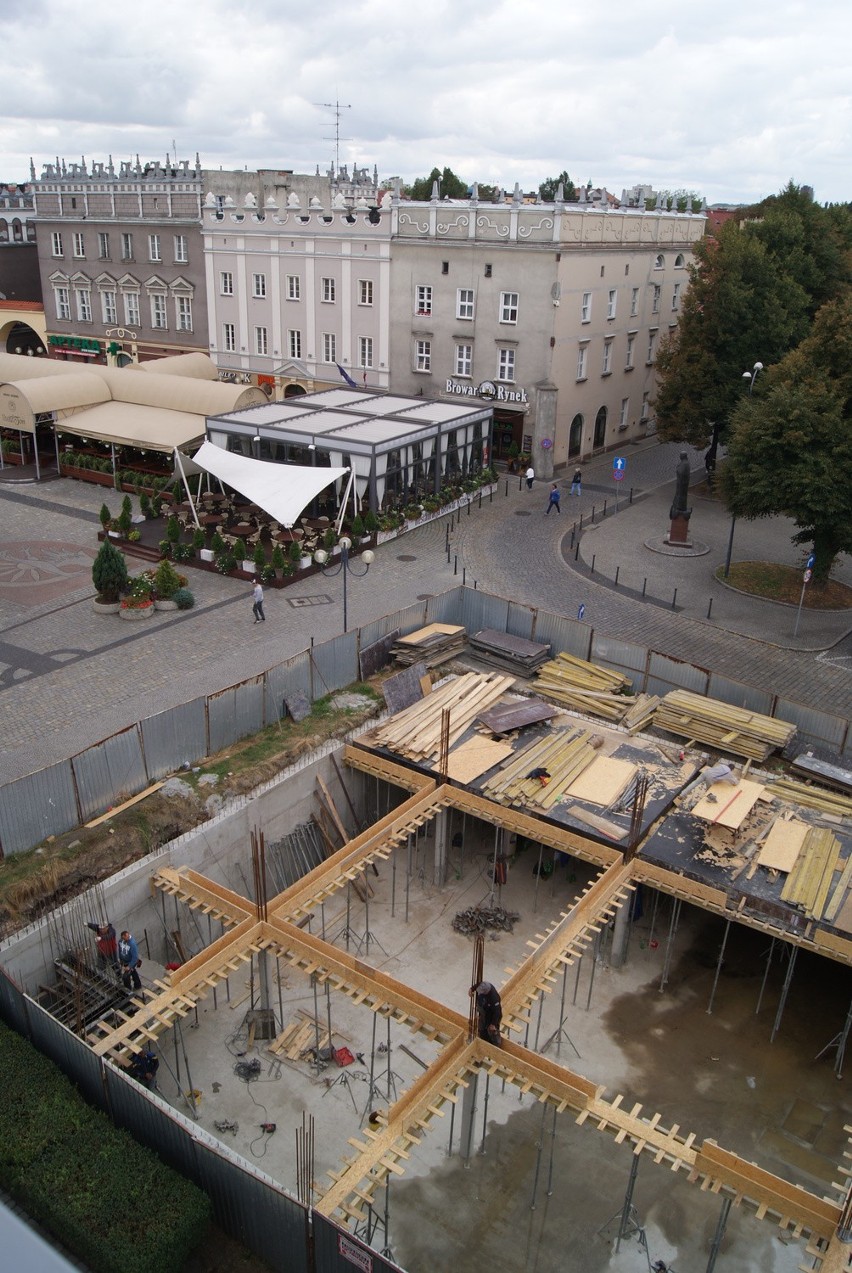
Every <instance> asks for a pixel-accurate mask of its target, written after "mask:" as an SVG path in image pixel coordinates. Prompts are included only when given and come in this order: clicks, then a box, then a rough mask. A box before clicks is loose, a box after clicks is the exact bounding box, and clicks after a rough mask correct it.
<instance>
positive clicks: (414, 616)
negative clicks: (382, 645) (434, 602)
mask: <svg viewBox="0 0 852 1273" xmlns="http://www.w3.org/2000/svg"><path fill="white" fill-rule="evenodd" d="M426 623H427V619H426V605H425V603H424V602H422V601H420V602H418V603H417V604H416V605H413V606H406V608H405V609H404V610H396V611H395V612H394V613H393V614H386V615H383V616H382V618H380V619H374V620H373V622H372V623H365V624H364V626H363V627H362V628H361V629H360V633H359V635H360V646H361V649H363V648H364V647H365V646H367V645H372V644H373V642H374V641H381V639H382V637H386V636H387V635H388V633H389V632H394V631H395V630H396V629H397V628H399V630H400V632H401V633H402V634H403V635H405V634H407V633H409V632H415V631H416V630H417V628H422V627H425V626H426Z"/></svg>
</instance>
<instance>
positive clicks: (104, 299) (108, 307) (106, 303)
mask: <svg viewBox="0 0 852 1273" xmlns="http://www.w3.org/2000/svg"><path fill="white" fill-rule="evenodd" d="M101 311H102V313H103V316H104V322H105V323H117V322H118V306H117V305H116V303H115V292H101Z"/></svg>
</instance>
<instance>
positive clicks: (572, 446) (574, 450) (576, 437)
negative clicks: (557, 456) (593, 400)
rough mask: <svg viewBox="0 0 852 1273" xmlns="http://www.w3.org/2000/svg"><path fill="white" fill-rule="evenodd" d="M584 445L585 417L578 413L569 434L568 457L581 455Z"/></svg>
mask: <svg viewBox="0 0 852 1273" xmlns="http://www.w3.org/2000/svg"><path fill="white" fill-rule="evenodd" d="M582 445H583V417H582V415H581V414H580V413H579V411H578V412H577V414H576V415H575V416H574V419H573V420H572V421H571V429H570V432H569V434H568V455H569V457H570V456H574V455H579V454H580V450H581V448H582Z"/></svg>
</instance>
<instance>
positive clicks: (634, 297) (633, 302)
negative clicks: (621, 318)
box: [630, 287, 639, 318]
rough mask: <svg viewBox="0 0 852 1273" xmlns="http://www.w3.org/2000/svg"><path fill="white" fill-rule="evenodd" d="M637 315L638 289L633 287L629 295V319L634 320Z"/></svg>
mask: <svg viewBox="0 0 852 1273" xmlns="http://www.w3.org/2000/svg"><path fill="white" fill-rule="evenodd" d="M638 313H639V288H638V287H634V288H633V290H632V291H631V293H630V317H631V318H635V317H636V315H637V314H638Z"/></svg>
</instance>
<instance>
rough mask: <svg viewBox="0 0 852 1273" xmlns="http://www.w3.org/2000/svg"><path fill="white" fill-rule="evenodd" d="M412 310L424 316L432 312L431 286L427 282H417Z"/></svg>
mask: <svg viewBox="0 0 852 1273" xmlns="http://www.w3.org/2000/svg"><path fill="white" fill-rule="evenodd" d="M414 312H415V314H420V315H421V316H424V317H425V316H427V315H429V314H431V313H432V288H431V286H430V285H429V284H428V283H418V285H417V287H416V288H415V293H414Z"/></svg>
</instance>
